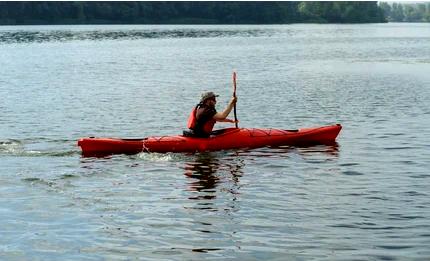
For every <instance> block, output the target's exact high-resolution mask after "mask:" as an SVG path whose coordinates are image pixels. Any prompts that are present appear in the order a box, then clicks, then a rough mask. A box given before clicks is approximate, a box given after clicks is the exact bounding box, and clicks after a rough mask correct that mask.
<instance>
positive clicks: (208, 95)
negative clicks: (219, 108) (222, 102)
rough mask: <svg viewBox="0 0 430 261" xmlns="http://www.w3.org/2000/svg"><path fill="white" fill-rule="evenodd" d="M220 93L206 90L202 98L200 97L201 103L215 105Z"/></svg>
mask: <svg viewBox="0 0 430 261" xmlns="http://www.w3.org/2000/svg"><path fill="white" fill-rule="evenodd" d="M218 96H219V95H216V94H215V93H213V92H205V93H203V94H202V98H201V99H200V103H203V104H207V105H211V106H215V104H216V97H218Z"/></svg>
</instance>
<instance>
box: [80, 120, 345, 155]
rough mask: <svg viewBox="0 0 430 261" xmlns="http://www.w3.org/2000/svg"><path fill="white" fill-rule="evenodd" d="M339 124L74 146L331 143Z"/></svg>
mask: <svg viewBox="0 0 430 261" xmlns="http://www.w3.org/2000/svg"><path fill="white" fill-rule="evenodd" d="M341 129H342V126H341V125H340V124H336V125H330V126H322V127H315V128H303V129H298V130H282V129H250V128H227V129H221V130H217V131H216V132H217V134H216V135H212V136H211V137H209V138H196V137H185V136H183V135H176V136H153V137H147V138H144V139H120V138H94V137H90V138H82V139H79V141H78V146H80V147H81V149H82V154H83V155H84V156H92V155H109V154H136V153H140V152H159V153H166V152H202V151H217V150H230V149H243V148H249V149H251V148H258V147H265V146H282V145H302V144H330V143H334V142H335V140H336V137H337V136H338V134H339V132H340V130H341Z"/></svg>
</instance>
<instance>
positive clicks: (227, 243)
mask: <svg viewBox="0 0 430 261" xmlns="http://www.w3.org/2000/svg"><path fill="white" fill-rule="evenodd" d="M0 69H1V71H0V97H1V98H2V99H1V102H0V167H1V169H0V195H1V196H0V220H1V224H0V259H1V260H60V259H61V260H203V259H207V260H429V259H430V250H429V245H430V197H429V196H430V173H429V169H430V163H429V162H430V161H429V159H430V142H429V136H430V106H429V101H430V73H429V72H430V25H429V24H367V25H312V24H311V25H276V26H259V25H257V26H135V25H133V26H131V25H130V26H129V25H124V26H13V27H9V26H3V27H0ZM233 70H237V72H238V96H239V101H238V109H237V110H238V118H239V120H240V126H242V127H275V128H285V129H292V128H300V127H308V126H317V125H324V124H332V123H341V124H342V125H343V126H344V129H343V130H342V132H341V134H340V136H339V139H338V144H337V145H336V146H314V147H307V148H296V147H282V148H276V149H270V148H262V149H257V150H250V151H246V150H240V151H221V152H216V153H201V154H145V153H142V154H138V155H134V156H125V155H117V156H112V157H107V158H83V157H81V155H80V153H79V149H78V148H77V146H76V140H77V139H78V138H80V137H86V136H115V137H128V138H139V137H145V136H149V135H169V134H177V133H179V132H181V130H182V129H184V128H185V125H186V118H187V115H188V113H189V111H190V110H191V108H192V107H193V106H194V105H195V103H196V102H197V101H198V98H199V94H200V93H201V92H202V91H206V90H212V91H215V92H217V93H219V94H220V95H221V96H220V97H219V102H218V106H219V107H218V108H219V109H222V108H223V107H224V106H225V105H226V104H227V101H228V99H229V96H230V95H231V73H232V71H233ZM226 126H230V125H227V124H224V125H223V124H220V125H219V127H226Z"/></svg>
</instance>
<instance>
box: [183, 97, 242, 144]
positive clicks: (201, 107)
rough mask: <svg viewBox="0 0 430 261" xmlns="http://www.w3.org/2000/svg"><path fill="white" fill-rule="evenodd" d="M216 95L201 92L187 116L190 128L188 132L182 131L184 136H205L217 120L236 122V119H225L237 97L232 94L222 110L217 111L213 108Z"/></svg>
mask: <svg viewBox="0 0 430 261" xmlns="http://www.w3.org/2000/svg"><path fill="white" fill-rule="evenodd" d="M218 96H219V95H216V94H215V93H213V92H205V93H203V94H202V98H201V99H200V102H199V104H197V105H196V107H194V109H193V110H192V111H191V113H190V116H189V118H188V125H187V127H188V128H189V129H190V131H189V132H184V134H185V135H186V136H194V137H201V138H207V137H209V136H210V135H211V132H212V129H213V127H214V125H215V123H216V122H217V121H218V122H230V123H236V122H237V121H235V120H231V119H227V116H228V115H229V114H230V112H231V110H232V109H233V107H234V105H235V104H236V102H237V97H235V96H233V97H232V98H231V100H230V102H229V104H228V105H227V107H226V108H225V109H224V111H223V112H217V111H216V109H215V105H216V97H218Z"/></svg>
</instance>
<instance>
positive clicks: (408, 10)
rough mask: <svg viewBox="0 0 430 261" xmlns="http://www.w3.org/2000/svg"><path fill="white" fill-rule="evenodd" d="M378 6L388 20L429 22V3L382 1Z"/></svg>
mask: <svg viewBox="0 0 430 261" xmlns="http://www.w3.org/2000/svg"><path fill="white" fill-rule="evenodd" d="M380 7H381V8H382V10H383V11H384V16H385V17H386V18H387V20H388V21H390V22H430V3H407V4H405V3H391V4H390V3H386V2H383V3H381V4H380Z"/></svg>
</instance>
